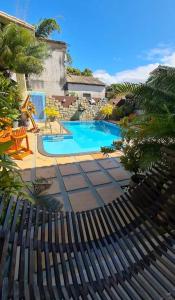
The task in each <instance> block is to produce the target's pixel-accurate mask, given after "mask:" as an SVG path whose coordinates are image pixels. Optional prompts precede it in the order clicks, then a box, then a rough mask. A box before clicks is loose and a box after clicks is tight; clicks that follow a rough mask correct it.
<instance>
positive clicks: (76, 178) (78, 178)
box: [63, 175, 88, 191]
mask: <svg viewBox="0 0 175 300" xmlns="http://www.w3.org/2000/svg"><path fill="white" fill-rule="evenodd" d="M63 181H64V184H65V187H66V190H67V191H72V190H76V189H82V188H85V187H87V186H88V184H87V182H86V181H85V179H84V177H83V176H82V175H70V176H66V177H63Z"/></svg>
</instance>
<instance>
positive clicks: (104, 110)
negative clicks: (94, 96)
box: [100, 104, 113, 118]
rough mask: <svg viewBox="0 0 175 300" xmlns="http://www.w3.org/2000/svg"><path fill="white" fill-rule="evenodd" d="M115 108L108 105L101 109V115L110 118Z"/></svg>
mask: <svg viewBox="0 0 175 300" xmlns="http://www.w3.org/2000/svg"><path fill="white" fill-rule="evenodd" d="M112 111H113V106H112V105H111V104H106V105H104V106H103V107H102V108H101V109H100V114H101V115H102V116H104V117H107V118H109V117H110V116H111V115H112Z"/></svg>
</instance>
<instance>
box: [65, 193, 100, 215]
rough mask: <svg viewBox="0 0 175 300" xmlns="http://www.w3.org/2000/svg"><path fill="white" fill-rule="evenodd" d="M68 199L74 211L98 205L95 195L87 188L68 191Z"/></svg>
mask: <svg viewBox="0 0 175 300" xmlns="http://www.w3.org/2000/svg"><path fill="white" fill-rule="evenodd" d="M69 200H70V202H71V205H72V209H73V210H74V211H75V212H77V211H84V210H88V209H93V208H95V207H98V204H97V202H96V199H95V196H94V195H93V194H92V193H91V191H89V190H87V191H81V192H76V193H72V194H71V193H69Z"/></svg>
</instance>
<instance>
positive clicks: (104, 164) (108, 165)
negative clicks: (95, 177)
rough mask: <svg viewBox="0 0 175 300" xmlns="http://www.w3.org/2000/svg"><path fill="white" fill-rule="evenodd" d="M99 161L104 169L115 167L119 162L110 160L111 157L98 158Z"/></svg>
mask: <svg viewBox="0 0 175 300" xmlns="http://www.w3.org/2000/svg"><path fill="white" fill-rule="evenodd" d="M99 163H100V165H101V166H102V167H103V168H104V169H112V168H117V167H119V166H120V164H119V163H117V162H116V161H114V160H112V159H111V158H106V159H103V160H99Z"/></svg>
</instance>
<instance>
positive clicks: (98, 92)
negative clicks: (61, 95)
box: [67, 83, 105, 98]
mask: <svg viewBox="0 0 175 300" xmlns="http://www.w3.org/2000/svg"><path fill="white" fill-rule="evenodd" d="M67 86H68V92H69V93H71V92H73V93H76V95H77V96H79V97H83V94H84V93H87V94H91V97H94V98H96V97H97V98H104V97H105V86H101V85H89V84H78V83H77V84H76V83H68V85H67Z"/></svg>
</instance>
